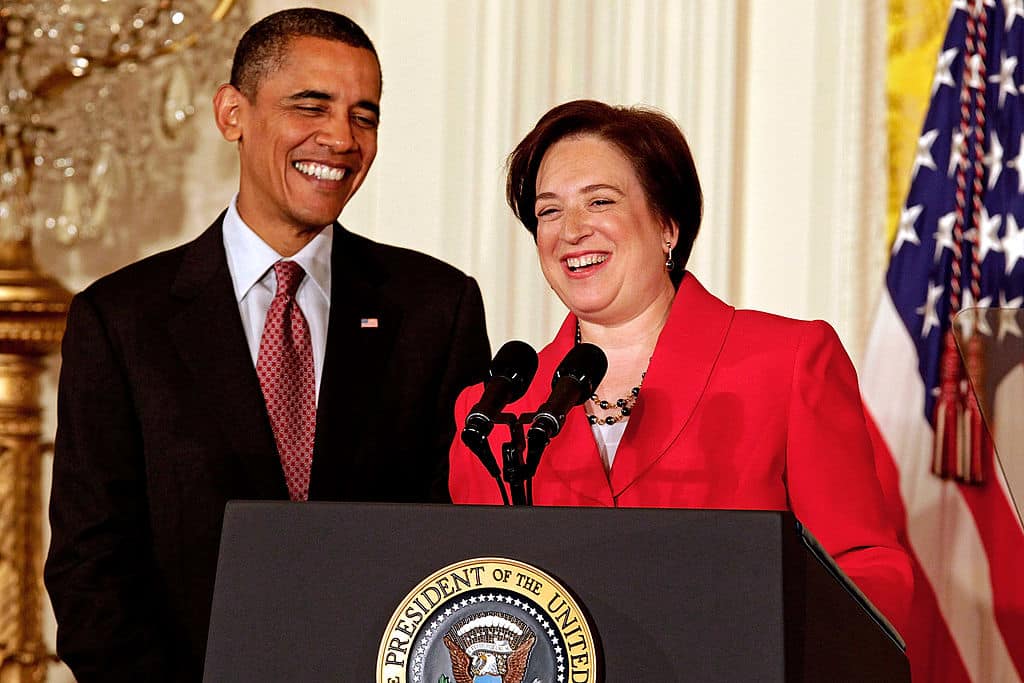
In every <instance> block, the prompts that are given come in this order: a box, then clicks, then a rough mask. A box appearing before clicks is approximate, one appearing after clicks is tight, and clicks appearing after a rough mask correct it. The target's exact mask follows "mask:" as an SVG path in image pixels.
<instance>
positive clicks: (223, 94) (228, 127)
mask: <svg viewBox="0 0 1024 683" xmlns="http://www.w3.org/2000/svg"><path fill="white" fill-rule="evenodd" d="M246 104H247V101H246V99H245V95H243V94H242V93H240V92H239V91H238V89H236V88H235V87H234V86H233V85H230V84H228V83H225V84H224V85H222V86H220V87H219V88H217V92H216V94H214V96H213V117H214V120H215V121H216V122H217V128H218V129H220V134H221V136H222V137H223V138H224V139H225V140H227V141H228V142H238V141H239V140H241V139H242V122H241V114H242V111H241V110H242V107H244V106H245V105H246Z"/></svg>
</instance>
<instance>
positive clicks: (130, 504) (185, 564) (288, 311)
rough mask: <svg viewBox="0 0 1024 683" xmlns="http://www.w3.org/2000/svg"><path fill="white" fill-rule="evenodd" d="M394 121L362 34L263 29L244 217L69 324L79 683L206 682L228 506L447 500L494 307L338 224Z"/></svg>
mask: <svg viewBox="0 0 1024 683" xmlns="http://www.w3.org/2000/svg"><path fill="white" fill-rule="evenodd" d="M380 98H381V73H380V64H379V61H378V59H377V54H376V51H375V50H374V47H373V44H372V43H371V42H370V39H369V38H368V37H367V36H366V34H365V33H364V32H363V31H362V29H360V28H359V26H357V25H356V24H355V23H353V22H352V21H351V20H349V19H348V18H346V17H343V16H341V15H338V14H335V13H332V12H326V11H322V10H315V9H294V10H285V11H283V12H278V13H276V14H273V15H270V16H269V17H266V18H265V19H263V20H261V21H260V22H258V23H257V24H255V25H254V26H252V27H251V28H250V29H249V30H248V31H247V32H246V34H245V35H244V36H243V37H242V39H241V41H240V42H239V45H238V48H237V50H236V52H235V59H234V64H233V66H232V72H231V82H230V83H229V84H225V85H223V86H221V87H220V89H219V90H218V91H217V94H216V96H215V97H214V113H215V117H216V123H217V126H218V128H219V129H220V131H221V133H222V135H223V137H224V138H225V139H226V140H227V141H229V142H232V143H235V144H236V145H237V148H238V155H239V164H240V174H239V189H238V194H237V195H236V196H235V197H234V199H233V200H232V201H231V203H230V205H229V206H228V208H227V210H226V211H225V212H224V213H223V214H221V216H220V217H218V218H217V220H216V221H214V223H213V225H211V226H210V227H209V228H208V229H207V230H206V231H205V232H203V233H202V234H201V235H200V236H199V237H198V238H197V239H196V240H194V241H193V242H190V243H188V244H185V245H183V246H181V247H178V248H177V249H173V250H171V251H168V252H165V253H162V254H157V255H156V256H152V257H150V258H148V259H145V260H143V261H140V262H138V263H135V264H133V265H130V266H128V267H126V268H124V269H122V270H120V271H118V272H116V273H114V274H112V275H109V276H107V277H104V278H102V279H101V280H99V281H98V282H96V283H95V284H93V285H92V286H90V287H89V288H87V289H86V290H85V291H83V292H82V293H80V294H78V295H77V296H76V297H75V299H74V300H73V302H72V304H71V311H70V313H69V317H68V328H67V333H66V335H65V338H64V346H63V365H62V369H61V378H60V388H59V398H58V421H59V423H58V430H57V439H56V445H55V456H54V473H53V491H52V494H51V505H50V519H51V524H52V530H53V533H52V542H51V546H50V553H49V557H48V558H47V563H46V572H45V577H46V585H47V588H48V589H49V591H50V595H51V598H52V601H53V605H54V611H55V613H56V615H57V624H58V631H57V650H58V653H59V654H60V656H61V657H62V658H63V659H64V660H65V661H66V662H67V663H68V664H69V665H70V666H71V668H72V670H73V671H74V673H75V675H76V677H77V679H78V681H79V683H88V682H89V681H198V680H200V678H201V675H202V665H203V657H204V651H205V646H206V633H207V628H208V624H209V611H210V602H211V597H212V591H213V583H214V574H215V570H216V562H217V550H218V544H219V540H220V529H221V523H222V520H223V515H224V505H225V503H226V502H227V501H228V500H230V499H279V500H289V499H290V500H293V501H305V500H363V501H367V500H373V501H397V502H404V501H429V500H442V499H443V498H444V496H446V495H447V494H446V493H445V492H444V491H445V489H444V482H445V478H446V463H447V449H448V445H449V443H450V442H451V439H452V436H453V433H454V429H455V425H454V422H453V419H452V405H453V403H454V398H455V396H456V395H457V393H458V392H459V390H461V389H462V388H463V387H464V386H466V385H468V384H470V383H472V382H475V381H478V380H480V379H482V377H483V374H484V372H485V371H486V368H487V363H488V360H489V357H490V351H489V346H488V342H487V335H486V330H485V327H484V317H483V304H482V302H481V298H480V292H479V289H478V288H477V285H476V283H475V282H474V281H473V280H472V278H469V277H467V276H466V275H464V274H463V273H461V272H459V271H458V270H456V269H454V268H452V267H451V266H448V265H446V264H444V263H441V262H440V261H437V260H436V259H433V258H431V257H428V256H425V255H423V254H418V253H416V252H412V251H409V250H405V249H399V248H396V247H389V246H385V245H382V244H377V243H375V242H372V241H370V240H367V239H365V238H362V237H359V236H357V235H355V234H353V233H351V232H348V231H347V230H345V229H344V228H342V227H341V226H340V225H339V224H338V223H337V222H336V219H337V218H338V216H339V215H340V214H341V213H342V210H343V209H344V207H345V205H346V204H347V203H348V201H349V199H351V198H352V196H353V195H354V194H355V192H356V191H357V190H358V189H359V186H360V185H361V184H362V182H363V180H364V179H365V178H366V174H367V172H368V171H369V169H370V166H371V164H372V163H373V159H374V156H375V155H376V152H377V128H378V124H379V120H380ZM438 492H440V493H438Z"/></svg>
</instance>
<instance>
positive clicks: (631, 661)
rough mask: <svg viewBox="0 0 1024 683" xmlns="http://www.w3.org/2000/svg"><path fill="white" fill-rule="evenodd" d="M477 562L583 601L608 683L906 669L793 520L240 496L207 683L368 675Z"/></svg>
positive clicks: (741, 514)
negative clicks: (868, 660) (395, 621)
mask: <svg viewBox="0 0 1024 683" xmlns="http://www.w3.org/2000/svg"><path fill="white" fill-rule="evenodd" d="M479 557H503V558H509V559H514V560H517V561H520V562H525V563H527V564H529V565H532V566H534V567H536V568H538V569H539V570H541V571H543V572H545V573H547V574H549V575H551V576H552V577H553V578H555V579H556V580H557V581H558V582H559V583H561V584H562V585H563V586H565V587H566V588H568V589H569V590H570V591H572V592H573V596H574V597H575V598H576V600H577V602H578V603H579V604H580V605H581V607H582V608H583V609H584V611H585V612H586V613H587V614H588V616H589V620H590V622H591V624H592V628H593V632H594V636H595V638H596V640H597V645H598V649H599V651H600V652H601V655H602V660H601V661H602V669H603V671H602V675H600V676H599V677H598V680H603V681H607V682H609V683H612V682H614V683H618V682H621V681H630V680H656V681H703V682H714V681H740V680H757V681H783V680H804V677H805V672H810V673H813V674H814V675H817V674H822V675H828V676H829V680H864V679H863V678H860V677H858V675H856V673H855V672H853V673H851V675H850V677H845V674H844V673H843V672H842V671H837V670H835V668H834V667H832V665H831V664H830V662H832V661H834V660H836V655H837V652H836V651H830V650H836V649H838V651H840V652H838V654H841V651H846V652H847V654H848V655H849V654H851V652H852V655H853V656H852V657H849V656H848V657H847V658H846V659H847V660H848V661H847V662H846V663H843V664H842V666H848V665H849V663H850V662H853V663H854V664H855V663H856V662H857V661H858V660H861V659H863V658H864V657H873V658H875V659H876V660H877V661H879V662H881V664H880V666H882V667H883V668H885V667H886V666H888V665H889V664H888V662H890V661H891V662H896V663H897V664H899V661H900V660H902V654H901V653H899V652H898V650H897V649H896V648H895V646H894V645H893V644H892V643H891V642H890V641H889V640H888V639H887V638H886V637H885V636H884V635H883V634H882V633H881V632H880V631H878V629H877V628H876V627H875V625H874V624H873V623H872V622H871V621H870V619H868V618H867V616H866V614H859V611H858V610H859V608H857V607H856V606H855V605H853V606H851V604H852V603H850V601H849V596H848V595H847V594H846V593H845V591H843V589H842V588H841V587H840V586H839V585H838V584H837V583H836V582H835V581H834V580H833V579H832V578H831V577H830V576H828V575H827V572H825V570H824V569H823V568H822V567H820V566H819V565H818V564H817V562H816V561H815V560H814V559H813V557H811V555H810V554H809V553H808V552H806V550H805V549H804V548H803V547H802V544H801V543H800V540H799V536H798V534H797V531H796V523H795V520H794V519H793V517H792V516H791V515H789V514H788V513H779V512H758V511H715V510H661V509H614V510H609V509H597V508H501V507H477V506H449V505H445V506H441V505H437V506H431V505H392V504H355V503H315V502H314V503H299V504H295V503H276V502H233V503H231V504H229V505H228V510H227V513H226V516H225V523H224V534H223V539H222V544H221V558H220V564H219V567H218V573H217V583H216V591H215V595H214V604H213V613H212V619H211V628H210V638H209V645H208V651H207V659H206V677H205V680H207V681H217V682H218V683H220V682H226V681H247V682H253V681H282V680H296V681H297V680H301V681H308V682H315V681H325V682H326V681H334V682H336V681H360V682H361V681H374V680H375V677H376V666H377V655H378V649H379V646H380V642H381V637H382V636H383V634H384V632H385V631H386V629H387V626H388V623H389V621H390V620H391V617H392V615H393V613H394V611H395V610H396V609H397V608H398V607H399V605H400V604H401V603H402V601H403V600H404V599H405V597H406V596H407V595H408V594H409V592H410V591H411V590H412V589H413V588H414V587H416V586H417V585H418V584H419V583H420V582H421V581H422V580H423V579H425V578H426V577H428V576H430V575H431V574H433V573H434V572H436V571H438V570H439V569H441V568H443V567H445V566H447V565H450V564H452V563H454V562H458V561H461V560H466V559H470V558H479ZM809 576H810V577H812V578H813V580H811V581H808V577H809ZM787 581H788V583H787ZM795 582H796V583H799V584H800V585H804V584H806V585H808V586H811V590H813V592H814V594H807V593H806V592H804V591H803V590H801V589H800V588H799V587H796V588H794V586H795V585H796V583H795ZM794 593H796V594H797V595H796V596H794ZM787 600H788V601H789V603H790V604H789V605H788V606H787V604H786V603H787ZM830 601H837V602H839V603H843V604H844V605H845V609H846V612H844V614H845V615H846V616H847V617H848V616H849V615H853V617H852V618H844V619H843V620H842V622H841V623H836V624H828V625H827V626H828V627H829V628H830V632H829V634H828V639H826V640H821V639H820V638H817V637H816V636H815V634H812V633H807V632H806V631H807V626H808V624H807V621H808V615H810V618H811V620H812V621H820V620H821V617H820V615H827V614H829V613H831V608H830V604H831V602H830ZM812 607H813V609H812ZM787 610H788V611H787ZM814 615H819V617H818V618H815V616H814ZM815 628H816V629H818V630H820V628H821V624H815ZM822 643H824V646H823V647H822ZM865 650H869V651H865ZM806 680H811V678H807V679H806ZM889 680H899V679H896V678H890V679H889ZM429 683H437V682H436V681H430V682H429ZM527 683H532V682H527ZM544 683H547V682H544ZM552 683H554V682H552ZM574 683H590V682H589V681H576V682H574Z"/></svg>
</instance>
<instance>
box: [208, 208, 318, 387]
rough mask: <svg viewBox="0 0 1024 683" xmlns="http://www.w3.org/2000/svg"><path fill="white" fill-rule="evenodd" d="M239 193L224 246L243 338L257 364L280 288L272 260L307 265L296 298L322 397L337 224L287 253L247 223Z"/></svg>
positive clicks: (227, 221) (229, 216) (228, 218)
mask: <svg viewBox="0 0 1024 683" xmlns="http://www.w3.org/2000/svg"><path fill="white" fill-rule="evenodd" d="M237 201H238V195H235V197H234V198H233V199H232V200H231V205H230V206H229V207H228V210H227V213H226V214H225V215H224V251H225V253H227V257H228V270H229V271H231V282H232V284H233V285H234V287H235V300H236V301H237V302H238V312H239V314H241V316H242V327H243V328H244V329H245V339H246V341H247V342H249V353H250V355H251V356H252V364H253V367H256V360H257V358H258V357H259V352H260V337H262V336H263V325H264V323H266V320H267V311H268V310H269V309H270V302H271V301H272V300H273V298H274V292H276V291H277V276H276V275H275V274H274V264H275V263H277V262H278V261H281V260H285V261H295V262H296V263H298V264H299V265H300V266H302V269H303V270H304V271H306V277H304V278H303V279H302V283H301V284H300V285H299V289H298V291H297V292H296V293H295V300H296V301H297V302H298V304H299V308H301V309H302V314H303V315H304V316H305V317H306V322H307V323H308V324H309V334H310V339H311V342H312V344H313V371H314V373H315V374H316V398H317V401H318V402H319V400H320V376H321V374H322V373H323V367H324V353H325V350H326V348H327V321H328V317H329V315H330V311H331V242H332V241H333V239H334V226H333V225H328V226H327V227H326V228H324V229H323V230H321V231H320V233H319V234H318V235H317V236H316V237H314V238H313V239H312V240H310V242H309V244H307V245H306V246H304V247H303V248H302V250H301V251H299V253H297V254H295V255H294V256H290V257H288V258H283V257H282V256H281V255H280V254H278V253H277V252H276V251H275V250H274V249H273V248H272V247H271V246H270V245H269V244H267V243H266V242H264V241H263V240H262V239H260V237H259V235H257V234H256V233H255V232H253V230H252V228H250V227H249V226H248V225H246V224H245V221H243V220H242V217H241V216H240V215H239V213H238V208H237V206H236V202H237Z"/></svg>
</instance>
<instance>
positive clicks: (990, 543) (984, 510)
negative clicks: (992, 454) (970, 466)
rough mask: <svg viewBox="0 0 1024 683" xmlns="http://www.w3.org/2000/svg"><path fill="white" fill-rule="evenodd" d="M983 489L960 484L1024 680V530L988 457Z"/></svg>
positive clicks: (1009, 644)
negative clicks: (1023, 577)
mask: <svg viewBox="0 0 1024 683" xmlns="http://www.w3.org/2000/svg"><path fill="white" fill-rule="evenodd" d="M984 475H985V481H986V484H985V485H984V486H970V485H966V484H962V485H960V487H959V488H960V494H961V495H962V496H963V498H964V501H965V502H966V503H967V506H968V508H970V510H971V515H972V516H973V517H974V523H975V525H976V526H977V528H978V536H979V538H980V539H981V543H982V545H983V546H984V547H985V554H986V555H987V556H988V566H989V574H990V576H991V577H992V601H993V609H994V612H995V619H996V623H997V624H998V625H999V630H1000V632H1001V633H1002V634H1003V640H1004V641H1005V642H1006V649H1007V651H1008V652H1009V655H1010V658H1011V659H1012V660H1013V665H1014V667H1015V668H1016V669H1017V674H1018V675H1019V676H1020V677H1021V678H1024V581H1021V578H1020V572H1021V568H1022V567H1024V531H1022V530H1021V526H1020V520H1019V519H1018V518H1017V513H1016V510H1014V508H1013V503H1012V502H1011V501H1010V500H1008V499H1007V498H1006V494H1005V491H1004V490H1003V488H1002V487H1001V486H1000V485H999V482H998V481H997V480H996V477H997V476H998V474H997V472H996V471H995V468H994V466H993V463H992V460H991V459H989V458H986V462H985V468H984Z"/></svg>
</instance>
